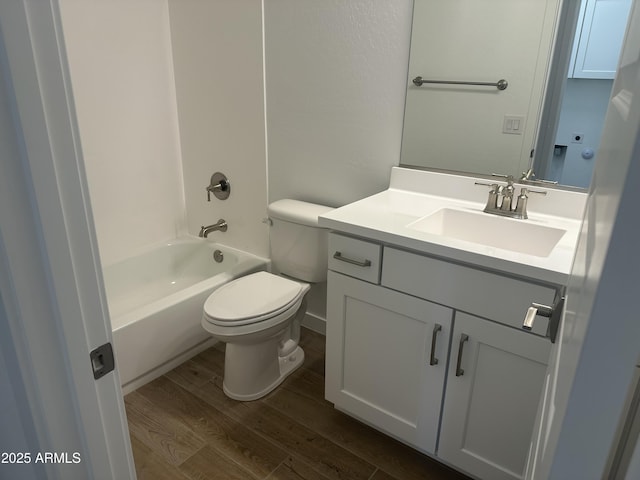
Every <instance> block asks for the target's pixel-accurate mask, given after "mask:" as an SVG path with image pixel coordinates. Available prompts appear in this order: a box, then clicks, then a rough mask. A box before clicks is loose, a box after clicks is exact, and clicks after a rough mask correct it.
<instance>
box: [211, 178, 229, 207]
mask: <svg viewBox="0 0 640 480" xmlns="http://www.w3.org/2000/svg"><path fill="white" fill-rule="evenodd" d="M206 190H207V202H210V201H211V193H212V192H213V194H214V195H215V196H216V198H217V199H219V200H226V199H227V198H229V195H230V194H231V184H230V183H229V180H227V177H226V175H225V174H224V173H220V172H216V173H214V174H213V175H211V181H210V183H209V185H208V186H207V189H206Z"/></svg>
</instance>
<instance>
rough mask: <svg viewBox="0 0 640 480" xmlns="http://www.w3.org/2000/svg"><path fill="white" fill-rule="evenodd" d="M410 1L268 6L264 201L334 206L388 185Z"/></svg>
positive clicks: (290, 0)
mask: <svg viewBox="0 0 640 480" xmlns="http://www.w3.org/2000/svg"><path fill="white" fill-rule="evenodd" d="M412 3H413V2H411V0H390V1H385V2H371V1H369V0H330V1H329V0H327V1H321V2H319V1H317V0H279V1H269V2H265V5H264V8H265V52H266V90H267V132H268V154H269V156H268V158H269V160H268V162H269V199H270V200H272V201H273V200H277V199H280V198H295V199H300V200H308V201H314V202H317V203H324V204H326V205H330V206H338V205H343V204H346V203H349V202H352V201H354V200H357V199H360V198H362V197H365V196H367V195H370V194H373V193H376V192H378V191H381V190H383V189H385V188H386V187H387V186H388V182H389V174H390V171H391V166H393V165H397V164H398V161H399V157H400V144H401V137H402V118H403V113H404V96H405V80H406V74H407V68H408V61H409V32H410V29H411V8H412Z"/></svg>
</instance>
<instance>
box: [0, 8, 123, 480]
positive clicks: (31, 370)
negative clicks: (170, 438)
mask: <svg viewBox="0 0 640 480" xmlns="http://www.w3.org/2000/svg"><path fill="white" fill-rule="evenodd" d="M60 32H61V30H60V25H59V13H58V11H57V3H56V1H55V0H51V1H46V2H45V1H30V0H3V1H2V2H0V158H1V160H0V349H1V350H2V352H0V354H1V355H2V356H3V365H6V366H7V368H6V370H7V372H5V373H8V377H9V382H10V384H9V386H8V391H9V393H10V397H13V398H9V401H10V405H12V408H13V410H14V411H17V412H18V414H17V415H16V417H17V418H15V419H12V422H11V423H10V425H12V426H13V427H14V428H15V429H16V431H7V430H6V428H3V429H0V439H1V440H2V447H3V448H2V450H3V451H13V452H14V453H17V452H16V451H15V449H16V447H17V446H18V445H24V446H25V447H28V450H27V452H28V455H29V456H25V455H22V456H20V457H19V458H17V459H16V461H17V460H22V462H23V464H22V465H18V464H14V465H11V466H9V467H6V466H5V465H2V466H0V467H2V468H0V477H2V478H9V477H8V476H11V477H12V478H24V479H27V478H64V479H65V480H67V479H69V480H75V479H78V480H84V479H87V478H92V479H105V480H106V479H114V478H117V479H122V480H127V479H133V478H135V471H134V468H133V458H132V455H131V446H130V442H129V438H128V431H127V422H126V416H125V411H124V402H123V399H122V391H121V389H120V381H119V378H118V374H117V370H114V371H109V367H108V365H107V364H108V359H109V355H108V353H107V352H104V353H103V354H102V356H101V357H99V358H98V357H93V359H92V357H91V356H90V352H92V351H94V350H95V349H97V347H100V346H102V345H105V344H109V343H110V342H111V328H110V322H109V318H108V313H107V307H106V301H105V295H104V288H103V285H102V276H101V273H100V262H99V257H98V252H97V245H96V238H95V231H94V227H93V220H92V217H91V207H90V205H89V199H88V194H87V184H86V179H85V176H84V170H83V163H82V158H81V153H80V148H79V145H78V143H77V141H76V139H77V138H78V136H77V127H76V124H75V117H74V112H73V108H72V101H71V92H70V89H69V88H70V87H69V82H68V76H67V69H66V63H65V57H64V47H63V39H62V36H61V33H60ZM103 367H104V368H103ZM102 374H104V375H102ZM5 377H6V376H5ZM6 397H7V395H4V394H3V398H6ZM3 413H4V412H3ZM3 426H5V427H6V423H5V422H3ZM16 439H22V440H21V443H16ZM7 447H9V448H10V450H8V449H7ZM20 453H22V454H24V453H25V452H24V451H21V452H20ZM54 455H55V457H54ZM9 460H11V459H9ZM45 461H47V462H46V464H45V463H44V462H45ZM31 467H33V468H32V470H29V469H31ZM7 468H9V469H10V470H7ZM7 475H8V476H7Z"/></svg>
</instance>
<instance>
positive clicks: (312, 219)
mask: <svg viewBox="0 0 640 480" xmlns="http://www.w3.org/2000/svg"><path fill="white" fill-rule="evenodd" d="M332 210H334V208H332V207H327V206H324V205H318V204H315V203H309V202H302V201H300V200H291V199H283V200H277V201H275V202H273V203H270V204H269V208H268V210H267V211H268V212H269V217H270V218H277V219H279V220H285V221H288V222H293V223H298V224H300V225H308V226H310V227H317V226H318V216H319V215H323V214H325V213H328V212H330V211H332Z"/></svg>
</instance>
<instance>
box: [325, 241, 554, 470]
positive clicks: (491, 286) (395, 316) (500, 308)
mask: <svg viewBox="0 0 640 480" xmlns="http://www.w3.org/2000/svg"><path fill="white" fill-rule="evenodd" d="M338 248H339V249H340V250H337V249H338ZM337 251H338V252H340V254H339V255H337V257H338V258H335V257H336V252H337ZM368 256H370V257H372V258H369V257H368ZM329 258H330V262H329V269H330V271H329V275H328V293H327V331H326V341H327V351H326V376H325V378H326V383H325V387H326V398H327V399H328V400H329V401H331V402H333V403H334V404H335V406H336V408H338V409H340V410H343V411H345V412H347V413H349V414H351V415H353V416H355V417H357V418H359V419H361V420H363V421H365V422H367V423H369V424H371V425H373V426H375V427H377V428H379V429H380V430H382V431H384V432H386V433H389V434H391V435H393V436H395V437H397V438H398V439H400V440H402V441H404V442H406V443H408V444H410V445H412V446H414V447H416V448H417V449H420V450H422V451H424V452H427V453H429V454H431V455H434V456H436V457H438V458H441V459H442V460H444V461H445V462H447V463H448V464H450V465H452V466H454V467H457V468H459V469H461V470H462V471H465V472H467V473H469V474H471V475H474V476H476V477H478V478H480V479H486V480H501V479H510V480H511V479H521V478H523V472H524V467H525V462H526V456H527V453H528V448H529V441H530V438H531V434H532V429H533V424H534V420H535V415H536V410H537V406H538V401H539V398H540V393H541V391H542V386H543V379H544V374H545V371H546V364H547V359H548V356H549V352H550V348H551V343H550V341H549V339H547V338H545V337H544V336H543V335H544V334H545V333H546V328H547V325H546V321H545V320H546V319H542V318H538V319H537V320H536V323H535V324H534V332H535V333H538V335H536V334H532V333H528V332H525V331H522V330H521V326H522V320H523V317H524V314H525V312H526V310H527V308H528V307H529V305H530V304H531V302H533V301H535V302H539V303H548V304H549V305H551V304H553V301H554V298H555V297H556V295H557V293H558V289H557V288H556V287H555V286H553V285H545V284H539V283H533V282H530V281H528V280H524V279H519V278H515V277H514V276H506V275H501V274H498V273H493V272H489V271H486V270H481V269H477V268H473V267H470V266H467V265H462V264H457V263H453V262H449V261H446V260H442V259H438V258H434V257H430V256H428V255H422V254H419V253H414V252H410V251H406V250H403V249H399V248H395V247H393V246H388V245H380V244H378V243H376V242H369V241H367V240H363V239H356V238H352V237H349V236H344V235H340V234H337V233H331V234H330V240H329ZM363 279H366V280H363ZM434 360H435V361H434Z"/></svg>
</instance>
